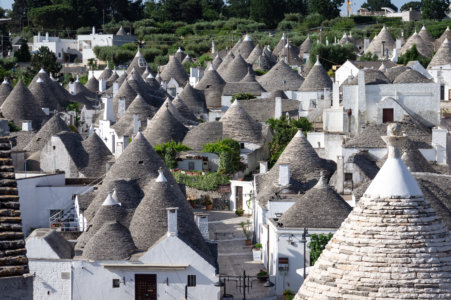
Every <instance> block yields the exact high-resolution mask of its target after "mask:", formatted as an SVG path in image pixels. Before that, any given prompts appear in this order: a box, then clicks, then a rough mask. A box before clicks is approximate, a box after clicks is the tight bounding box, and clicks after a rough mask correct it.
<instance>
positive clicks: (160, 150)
mask: <svg viewBox="0 0 451 300" xmlns="http://www.w3.org/2000/svg"><path fill="white" fill-rule="evenodd" d="M154 149H155V152H157V154H158V155H159V156H160V157H161V159H162V160H163V161H164V163H165V164H166V167H168V168H169V169H175V168H177V154H178V153H179V152H180V151H187V150H191V148H190V147H188V146H185V145H182V143H180V142H174V141H173V140H171V141H169V142H167V143H163V144H160V145H156V146H155V147H154Z"/></svg>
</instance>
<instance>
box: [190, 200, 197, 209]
mask: <svg viewBox="0 0 451 300" xmlns="http://www.w3.org/2000/svg"><path fill="white" fill-rule="evenodd" d="M188 202H189V204H191V207H192V208H196V201H188Z"/></svg>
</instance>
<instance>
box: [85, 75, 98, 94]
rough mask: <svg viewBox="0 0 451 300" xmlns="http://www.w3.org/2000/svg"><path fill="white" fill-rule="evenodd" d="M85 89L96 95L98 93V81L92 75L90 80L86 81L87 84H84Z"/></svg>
mask: <svg viewBox="0 0 451 300" xmlns="http://www.w3.org/2000/svg"><path fill="white" fill-rule="evenodd" d="M85 87H86V88H87V89H88V90H90V91H91V92H93V93H97V92H98V91H99V81H98V80H97V79H96V77H95V76H94V75H92V76H91V78H89V79H88V82H86V84H85Z"/></svg>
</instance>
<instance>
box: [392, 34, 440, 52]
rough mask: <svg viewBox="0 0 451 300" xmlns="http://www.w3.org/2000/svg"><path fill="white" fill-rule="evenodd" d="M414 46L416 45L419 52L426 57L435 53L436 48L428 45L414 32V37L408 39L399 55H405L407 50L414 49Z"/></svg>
mask: <svg viewBox="0 0 451 300" xmlns="http://www.w3.org/2000/svg"><path fill="white" fill-rule="evenodd" d="M413 45H416V46H417V50H418V52H419V53H420V54H421V55H423V56H425V57H430V56H432V54H433V53H434V47H433V46H432V45H428V44H426V43H425V42H424V41H423V39H422V38H421V37H420V35H419V34H418V33H416V32H414V34H412V36H410V37H409V38H408V39H407V41H406V43H405V44H404V46H402V48H401V49H400V50H399V54H400V55H403V54H405V53H406V51H407V50H409V49H410V48H412V47H413Z"/></svg>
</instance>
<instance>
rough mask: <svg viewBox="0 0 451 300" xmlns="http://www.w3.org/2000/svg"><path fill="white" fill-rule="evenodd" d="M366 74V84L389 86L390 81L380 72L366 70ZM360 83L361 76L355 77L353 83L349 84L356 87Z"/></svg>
mask: <svg viewBox="0 0 451 300" xmlns="http://www.w3.org/2000/svg"><path fill="white" fill-rule="evenodd" d="M364 74H365V84H366V85H371V84H388V83H390V80H389V79H388V78H387V77H386V76H385V74H384V73H382V72H381V71H379V70H374V69H364ZM358 83H359V75H357V76H356V77H354V78H353V79H352V80H351V81H349V82H348V84H349V85H356V84H358Z"/></svg>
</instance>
